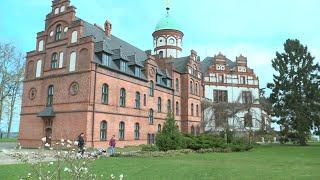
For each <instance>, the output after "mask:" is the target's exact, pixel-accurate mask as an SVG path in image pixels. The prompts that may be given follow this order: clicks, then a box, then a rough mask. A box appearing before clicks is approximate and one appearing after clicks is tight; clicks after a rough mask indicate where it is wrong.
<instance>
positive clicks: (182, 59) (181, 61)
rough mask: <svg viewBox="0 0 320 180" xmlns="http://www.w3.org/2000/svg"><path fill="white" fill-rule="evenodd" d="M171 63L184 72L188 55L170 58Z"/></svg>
mask: <svg viewBox="0 0 320 180" xmlns="http://www.w3.org/2000/svg"><path fill="white" fill-rule="evenodd" d="M170 62H171V63H173V67H174V68H175V69H176V70H177V71H178V72H180V73H184V72H186V71H187V64H188V62H189V56H185V57H180V58H175V59H172V60H170Z"/></svg>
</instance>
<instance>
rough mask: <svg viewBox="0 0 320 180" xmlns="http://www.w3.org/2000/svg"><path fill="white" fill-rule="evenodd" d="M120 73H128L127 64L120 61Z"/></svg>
mask: <svg viewBox="0 0 320 180" xmlns="http://www.w3.org/2000/svg"><path fill="white" fill-rule="evenodd" d="M120 71H123V72H126V71H127V62H125V61H120Z"/></svg>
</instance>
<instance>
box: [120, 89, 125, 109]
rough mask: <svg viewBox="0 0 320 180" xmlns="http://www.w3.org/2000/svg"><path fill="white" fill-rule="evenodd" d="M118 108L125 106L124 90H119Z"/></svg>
mask: <svg viewBox="0 0 320 180" xmlns="http://www.w3.org/2000/svg"><path fill="white" fill-rule="evenodd" d="M120 106H121V107H125V106H126V90H125V89H124V88H121V89H120Z"/></svg>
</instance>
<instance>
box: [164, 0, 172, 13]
mask: <svg viewBox="0 0 320 180" xmlns="http://www.w3.org/2000/svg"><path fill="white" fill-rule="evenodd" d="M165 6H166V10H167V14H169V10H170V6H171V0H165Z"/></svg>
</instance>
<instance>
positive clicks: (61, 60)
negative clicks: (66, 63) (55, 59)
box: [59, 52, 63, 68]
mask: <svg viewBox="0 0 320 180" xmlns="http://www.w3.org/2000/svg"><path fill="white" fill-rule="evenodd" d="M62 66H63V52H60V54H59V68H62Z"/></svg>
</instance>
